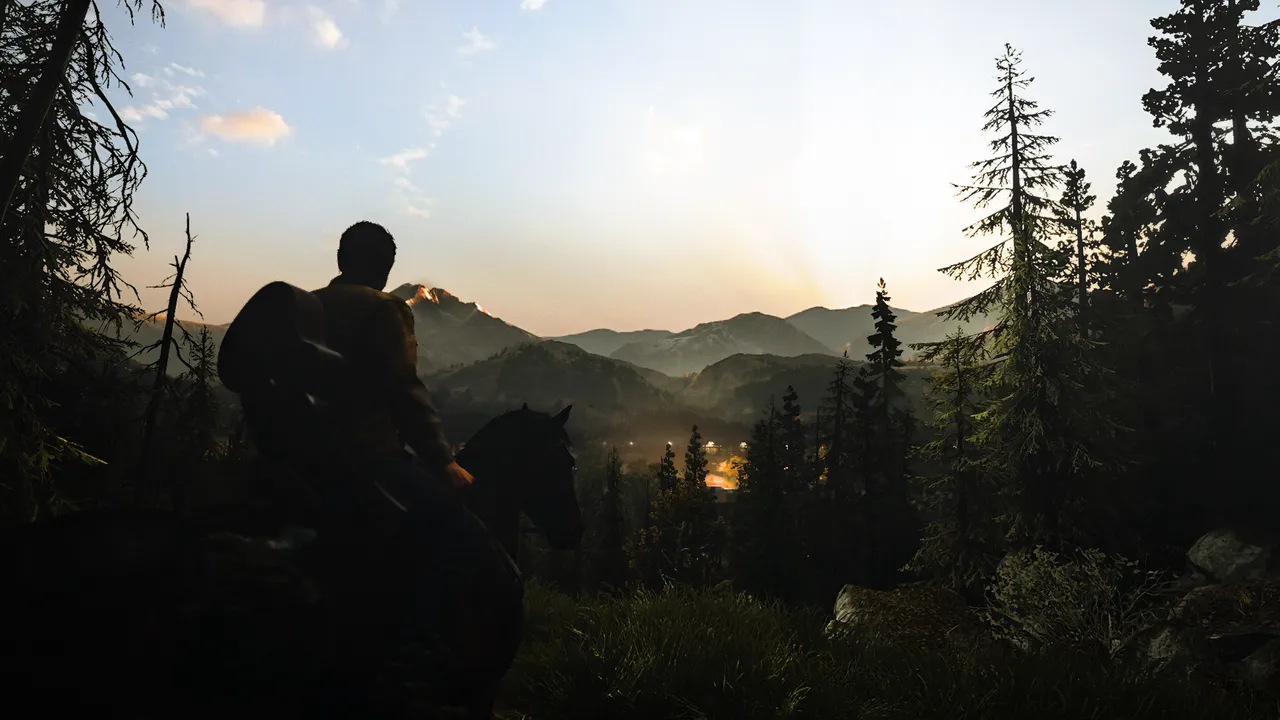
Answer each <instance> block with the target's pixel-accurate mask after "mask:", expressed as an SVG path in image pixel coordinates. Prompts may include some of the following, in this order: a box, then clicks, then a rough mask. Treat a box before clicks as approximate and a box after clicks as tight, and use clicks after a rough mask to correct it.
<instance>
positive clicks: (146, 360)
mask: <svg viewBox="0 0 1280 720" xmlns="http://www.w3.org/2000/svg"><path fill="white" fill-rule="evenodd" d="M164 320H165V316H164V315H163V314H160V315H157V316H156V317H154V318H151V319H149V320H145V321H143V322H142V323H141V324H140V325H138V326H137V328H135V327H134V326H133V324H132V323H129V322H126V323H125V324H124V326H123V327H122V328H121V332H119V333H116V332H115V331H114V330H111V331H109V334H110V335H111V336H112V337H117V338H128V339H131V340H133V341H134V342H136V343H138V347H137V348H135V349H134V350H132V351H126V352H127V353H128V352H136V353H137V355H135V356H134V357H133V360H134V362H136V363H138V364H139V365H144V366H145V365H150V364H151V363H153V362H155V361H156V360H158V359H159V358H160V349H159V348H155V349H147V348H148V347H150V346H151V345H155V344H157V343H159V342H160V338H161V337H162V336H163V335H164ZM176 324H177V325H179V326H180V327H181V328H183V329H185V330H186V331H187V332H188V333H190V334H191V335H199V334H200V330H201V329H203V328H208V330H209V337H210V339H211V340H213V345H214V348H215V350H216V349H217V348H220V347H222V339H223V338H224V337H226V335H227V325H213V324H209V323H202V322H198V321H195V320H178V321H177V322H176ZM173 332H174V334H175V336H176V337H177V339H178V340H179V341H181V340H182V337H183V336H182V331H181V330H178V329H175V330H174V331H173ZM165 370H166V373H165V374H167V375H171V376H174V377H176V376H178V375H181V374H182V373H184V372H186V371H187V367H186V366H185V365H183V364H182V363H181V362H180V361H179V360H178V358H176V357H174V356H173V355H172V354H171V355H170V359H169V365H168V367H167V368H165Z"/></svg>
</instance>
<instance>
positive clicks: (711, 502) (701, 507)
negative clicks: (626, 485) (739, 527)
mask: <svg viewBox="0 0 1280 720" xmlns="http://www.w3.org/2000/svg"><path fill="white" fill-rule="evenodd" d="M667 452H668V454H669V455H671V454H673V453H672V451H671V450H670V447H668V451H667ZM665 463H666V461H665V460H664V464H665ZM706 479H707V454H706V449H705V448H703V446H702V436H701V434H700V433H699V432H698V426H697V425H694V426H693V430H692V432H691V433H690V437H689V445H688V451H687V452H686V453H685V471H684V478H683V480H684V481H683V482H677V483H675V486H674V487H672V488H671V489H669V490H664V491H660V492H659V493H658V497H657V498H656V499H655V501H654V504H653V511H652V512H651V514H650V521H649V527H647V528H645V529H644V530H642V531H640V532H639V533H636V534H635V535H634V536H632V540H631V542H630V543H629V544H628V546H627V555H628V556H629V557H630V567H631V571H632V573H633V574H634V575H635V577H636V579H637V580H638V581H639V582H640V583H642V584H644V585H646V586H648V587H652V588H659V587H666V586H692V587H702V586H706V585H710V584H713V583H715V582H718V581H719V579H720V577H721V575H722V570H723V565H724V553H725V546H726V543H727V540H728V534H727V529H726V525H725V523H724V520H723V519H722V518H720V517H719V513H718V510H717V508H716V499H715V493H714V492H713V491H712V489H711V488H709V487H707V483H706Z"/></svg>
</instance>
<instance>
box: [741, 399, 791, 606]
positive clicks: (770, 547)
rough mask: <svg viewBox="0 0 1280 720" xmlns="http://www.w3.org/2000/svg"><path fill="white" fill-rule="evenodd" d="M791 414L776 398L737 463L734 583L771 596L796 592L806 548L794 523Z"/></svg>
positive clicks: (757, 425)
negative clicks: (788, 435) (789, 489)
mask: <svg viewBox="0 0 1280 720" xmlns="http://www.w3.org/2000/svg"><path fill="white" fill-rule="evenodd" d="M785 421H786V415H785V414H784V415H779V413H778V412H777V409H776V408H775V407H774V406H773V404H772V403H770V404H769V407H768V409H767V410H766V411H765V416H764V417H763V418H761V419H760V420H759V421H758V422H756V424H755V425H754V426H753V427H752V431H751V439H750V441H748V444H747V456H746V458H745V459H744V460H743V462H742V465H741V466H740V467H739V468H738V494H737V500H736V502H735V508H734V515H733V533H732V537H733V558H732V569H733V576H734V581H735V585H736V586H737V587H740V588H742V589H743V590H745V591H747V592H750V593H755V594H759V595H762V596H765V597H770V598H779V597H783V598H785V597H789V596H790V597H793V596H794V594H795V593H796V591H797V588H796V586H795V582H796V580H797V576H796V573H795V571H796V569H797V565H798V562H799V560H800V555H801V553H802V550H800V549H799V546H798V543H797V540H798V536H797V534H796V533H795V532H794V530H793V528H792V527H791V520H792V516H793V513H794V508H793V506H792V505H793V503H794V502H795V501H796V500H797V498H796V497H795V496H794V495H792V496H788V493H787V483H788V479H787V475H788V472H787V468H786V462H787V460H786V458H787V455H788V451H787V448H786V439H785V435H786V426H785Z"/></svg>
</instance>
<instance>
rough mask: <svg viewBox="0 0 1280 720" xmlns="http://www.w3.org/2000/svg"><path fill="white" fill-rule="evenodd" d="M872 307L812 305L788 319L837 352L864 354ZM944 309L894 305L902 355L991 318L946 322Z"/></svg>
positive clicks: (973, 328) (979, 326)
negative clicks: (942, 315)
mask: <svg viewBox="0 0 1280 720" xmlns="http://www.w3.org/2000/svg"><path fill="white" fill-rule="evenodd" d="M873 307H874V306H872V305H856V306H854V307H850V308H844V309H843V310H831V309H829V308H824V307H813V308H809V309H808V310H803V311H801V312H798V313H796V314H795V315H792V316H790V317H788V318H787V322H789V323H791V324H792V325H795V326H796V327H797V328H799V329H800V330H803V331H804V332H805V333H807V334H809V335H810V336H812V337H814V338H816V339H817V340H819V341H821V342H822V343H823V344H825V345H827V346H828V347H830V348H831V349H832V350H834V351H836V352H838V353H840V352H844V351H846V350H848V351H849V357H851V358H862V357H865V356H866V354H867V353H869V352H870V351H871V345H870V344H869V343H868V342H867V337H868V336H869V335H871V334H872V333H873V332H875V318H873V317H872V316H871V311H872V309H873ZM944 309H945V308H938V309H936V310H929V311H927V312H912V311H910V310H903V309H901V308H893V313H894V315H895V316H896V319H895V324H896V325H897V331H896V332H895V335H896V336H897V338H898V340H900V341H901V342H902V344H903V357H912V356H913V355H914V354H915V351H914V350H912V349H911V348H910V345H911V344H912V343H921V342H934V341H937V340H941V339H943V338H944V337H946V336H947V335H949V334H950V333H952V332H954V331H955V329H956V327H960V328H962V329H963V330H964V331H965V332H969V333H971V332H977V331H979V330H981V329H983V328H984V327H986V325H987V324H988V322H989V321H990V320H989V318H988V317H987V316H980V317H975V318H973V319H971V320H970V321H969V322H966V323H961V322H958V321H953V322H947V321H946V320H943V319H942V318H940V317H938V313H939V312H940V311H942V310H944Z"/></svg>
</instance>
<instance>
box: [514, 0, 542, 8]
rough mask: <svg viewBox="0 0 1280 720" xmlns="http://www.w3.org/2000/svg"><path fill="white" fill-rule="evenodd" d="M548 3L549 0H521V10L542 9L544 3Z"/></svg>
mask: <svg viewBox="0 0 1280 720" xmlns="http://www.w3.org/2000/svg"><path fill="white" fill-rule="evenodd" d="M546 4H547V0H520V9H521V10H541V9H542V6H543V5H546Z"/></svg>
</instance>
